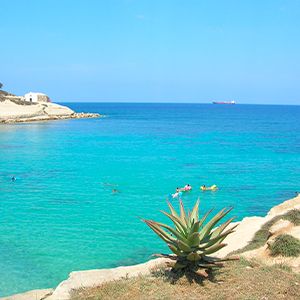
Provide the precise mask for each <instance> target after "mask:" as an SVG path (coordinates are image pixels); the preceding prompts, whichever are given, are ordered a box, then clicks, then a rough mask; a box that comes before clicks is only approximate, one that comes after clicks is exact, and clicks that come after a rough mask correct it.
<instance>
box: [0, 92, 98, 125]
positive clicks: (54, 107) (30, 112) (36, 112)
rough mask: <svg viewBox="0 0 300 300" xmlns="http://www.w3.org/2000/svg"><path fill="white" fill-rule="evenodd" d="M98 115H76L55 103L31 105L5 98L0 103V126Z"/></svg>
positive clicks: (67, 108)
mask: <svg viewBox="0 0 300 300" xmlns="http://www.w3.org/2000/svg"><path fill="white" fill-rule="evenodd" d="M100 117H102V116H101V115H100V114H98V113H83V112H81V113H77V112H75V111H73V110H72V109H70V108H69V107H67V106H63V105H59V104H56V103H51V102H47V103H32V104H30V103H29V104H28V103H26V102H25V101H21V100H13V99H10V98H8V97H6V99H5V100H3V101H0V124H1V123H2V124H11V123H24V122H37V121H51V120H66V119H85V118H100Z"/></svg>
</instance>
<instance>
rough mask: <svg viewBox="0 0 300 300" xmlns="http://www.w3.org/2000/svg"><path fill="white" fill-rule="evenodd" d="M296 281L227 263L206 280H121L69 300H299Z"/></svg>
mask: <svg viewBox="0 0 300 300" xmlns="http://www.w3.org/2000/svg"><path fill="white" fill-rule="evenodd" d="M299 295H300V277H299V275H296V274H293V273H291V272H289V271H288V270H286V269H282V268H280V267H278V266H276V267H266V266H263V265H260V264H258V263H254V262H252V263H249V262H247V261H245V260H241V261H235V262H228V263H226V266H225V267H224V268H222V269H220V270H218V271H216V273H215V274H211V275H210V278H209V279H206V280H202V279H200V280H199V278H198V279H197V278H192V277H189V278H187V277H185V276H184V277H178V276H174V275H172V274H171V273H170V272H169V273H168V272H162V271H161V272H156V273H154V274H153V275H152V276H141V277H136V278H130V279H128V278H124V279H121V280H118V281H114V282H109V283H105V284H102V285H101V286H99V287H95V288H90V289H81V290H77V291H74V293H73V295H72V300H100V299H101V300H102V299H103V300H107V299H122V300H123V299H124V300H129V299H130V300H136V299H141V300H146V299H172V300H173V299H180V300H184V299H253V300H254V299H299Z"/></svg>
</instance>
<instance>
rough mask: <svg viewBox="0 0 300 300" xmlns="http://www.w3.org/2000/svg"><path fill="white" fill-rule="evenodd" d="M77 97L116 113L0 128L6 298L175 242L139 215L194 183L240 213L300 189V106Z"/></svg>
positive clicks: (0, 269)
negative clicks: (114, 101)
mask: <svg viewBox="0 0 300 300" xmlns="http://www.w3.org/2000/svg"><path fill="white" fill-rule="evenodd" d="M68 105H69V106H70V107H72V108H73V109H75V110H77V111H89V112H99V113H103V114H106V115H107V117H106V118H103V119H82V120H65V121H52V122H40V123H28V124H17V125H1V126H0V296H4V295H8V294H12V293H17V292H22V291H26V290H30V289H37V288H47V287H54V286H55V285H57V284H58V283H59V282H60V281H62V280H64V279H65V278H67V276H68V273H69V272H70V271H72V270H83V269H92V268H106V267H113V266H118V265H126V264H134V263H138V262H142V261H146V260H147V259H149V257H150V255H151V254H152V253H154V252H159V251H164V250H165V251H166V249H165V248H164V245H163V244H162V242H160V240H159V239H158V238H156V237H155V236H154V234H153V233H152V232H151V231H150V229H148V228H147V227H146V225H145V224H143V223H142V222H141V221H140V220H139V218H138V217H140V216H141V217H146V218H154V219H157V220H161V221H165V220H166V219H165V218H164V217H163V216H162V215H161V214H160V213H159V210H160V209H166V202H165V199H166V197H167V195H168V194H169V193H171V192H173V191H174V190H175V188H176V187H178V186H183V185H185V184H186V183H189V184H191V185H192V186H193V187H194V190H193V191H192V192H191V193H189V194H188V195H185V196H184V202H185V203H186V205H187V206H188V207H191V205H192V204H193V202H194V201H195V200H196V198H197V197H200V198H201V203H202V206H201V209H202V212H204V211H206V210H207V209H208V208H210V207H215V208H216V209H219V208H222V207H223V206H230V205H233V206H234V212H233V214H234V215H236V216H237V217H238V218H239V219H241V218H242V217H244V216H248V215H264V214H265V213H266V212H267V211H268V210H269V209H270V208H271V207H272V206H274V205H276V204H278V203H280V202H281V201H283V200H286V199H289V198H291V197H293V196H294V194H295V191H297V190H298V191H299V190H300V135H299V133H300V122H299V120H300V107H299V106H255V105H235V106H230V105H228V106H226V105H223V106H222V105H204V104H105V103H101V104H100V103H98V104H95V103H93V104H92V103H90V104H80V103H76V104H75V103H74V104H68ZM12 176H16V177H17V180H16V181H15V182H12V181H11V177H12ZM201 184H206V185H211V184H217V185H218V186H220V190H219V191H218V192H216V193H211V192H200V191H199V186H200V185H201ZM113 188H117V189H118V190H119V191H120V193H118V194H112V189H113ZM173 202H174V204H175V205H176V204H177V203H176V202H177V201H176V200H173Z"/></svg>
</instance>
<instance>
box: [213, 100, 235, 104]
mask: <svg viewBox="0 0 300 300" xmlns="http://www.w3.org/2000/svg"><path fill="white" fill-rule="evenodd" d="M213 104H235V101H233V100H232V101H220V102H219V101H213Z"/></svg>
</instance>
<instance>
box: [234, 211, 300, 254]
mask: <svg viewBox="0 0 300 300" xmlns="http://www.w3.org/2000/svg"><path fill="white" fill-rule="evenodd" d="M280 219H284V220H288V221H290V222H291V223H293V224H294V225H295V226H298V225H300V210H299V209H293V210H290V211H289V212H287V213H286V214H284V215H282V216H277V217H274V218H273V219H272V220H270V221H269V222H267V223H266V224H264V225H263V226H262V227H261V229H260V230H258V231H257V232H256V233H255V236H254V238H253V239H252V241H251V242H250V243H249V244H248V245H247V246H246V247H244V248H242V249H240V250H238V251H235V252H234V253H242V252H246V251H250V250H254V249H257V248H260V247H262V246H263V245H265V243H266V242H267V240H268V239H269V237H270V232H269V230H270V228H271V227H272V226H273V225H274V224H275V223H276V222H277V221H279V220H280Z"/></svg>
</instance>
